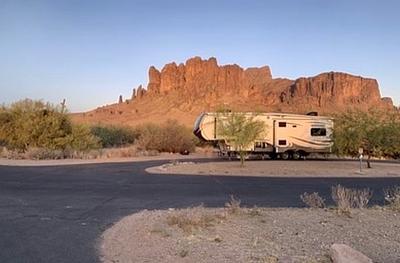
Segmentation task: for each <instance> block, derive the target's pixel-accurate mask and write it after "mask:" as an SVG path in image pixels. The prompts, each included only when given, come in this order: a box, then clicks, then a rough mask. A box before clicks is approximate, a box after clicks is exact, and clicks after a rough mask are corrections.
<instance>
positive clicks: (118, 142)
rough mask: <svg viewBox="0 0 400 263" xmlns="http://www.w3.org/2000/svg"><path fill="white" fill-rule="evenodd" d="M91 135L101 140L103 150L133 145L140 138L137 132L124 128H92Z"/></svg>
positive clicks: (98, 126) (100, 126) (99, 126)
mask: <svg viewBox="0 0 400 263" xmlns="http://www.w3.org/2000/svg"><path fill="white" fill-rule="evenodd" d="M90 130H91V133H92V134H93V135H94V136H96V137H98V138H99V139H100V143H101V146H102V147H103V148H110V147H121V146H126V145H129V144H133V143H134V142H135V140H136V139H137V138H138V134H137V132H136V131H135V130H134V129H133V128H130V127H123V126H111V125H110V126H102V125H97V126H92V127H91V129H90Z"/></svg>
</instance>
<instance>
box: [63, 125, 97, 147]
mask: <svg viewBox="0 0 400 263" xmlns="http://www.w3.org/2000/svg"><path fill="white" fill-rule="evenodd" d="M68 146H69V147H70V149H72V150H74V151H79V152H87V151H89V150H92V149H97V148H99V147H100V143H99V138H98V137H96V136H95V135H93V134H92V133H91V131H90V128H89V127H88V126H85V125H78V124H77V125H73V126H72V130H71V133H70V134H69V138H68Z"/></svg>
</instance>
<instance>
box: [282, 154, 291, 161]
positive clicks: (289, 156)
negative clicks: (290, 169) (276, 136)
mask: <svg viewBox="0 0 400 263" xmlns="http://www.w3.org/2000/svg"><path fill="white" fill-rule="evenodd" d="M281 159H282V160H289V159H292V154H291V153H290V152H283V153H281Z"/></svg>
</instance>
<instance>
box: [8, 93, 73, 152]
mask: <svg viewBox="0 0 400 263" xmlns="http://www.w3.org/2000/svg"><path fill="white" fill-rule="evenodd" d="M71 130H72V125H71V122H70V121H69V119H68V116H67V115H66V114H65V113H64V112H62V110H61V108H60V107H55V106H53V105H51V104H49V103H43V102H42V101H33V100H28V99H26V100H22V101H19V102H16V103H13V104H11V106H10V107H8V108H3V109H2V111H1V114H0V140H1V141H3V142H4V143H5V144H6V145H7V147H8V148H10V149H16V150H19V151H25V150H27V149H28V148H29V147H34V148H48V149H63V148H65V147H66V145H67V142H68V140H67V139H68V134H70V133H71Z"/></svg>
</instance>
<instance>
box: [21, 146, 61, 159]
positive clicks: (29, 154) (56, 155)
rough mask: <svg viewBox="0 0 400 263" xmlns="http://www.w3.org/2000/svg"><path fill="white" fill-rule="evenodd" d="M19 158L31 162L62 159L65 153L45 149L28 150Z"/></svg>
mask: <svg viewBox="0 0 400 263" xmlns="http://www.w3.org/2000/svg"><path fill="white" fill-rule="evenodd" d="M21 158H24V159H32V160H48V159H52V160H55V159H63V158H65V152H64V151H62V150H51V149H46V148H29V149H27V150H26V151H25V152H24V153H23V154H22V155H21Z"/></svg>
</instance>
